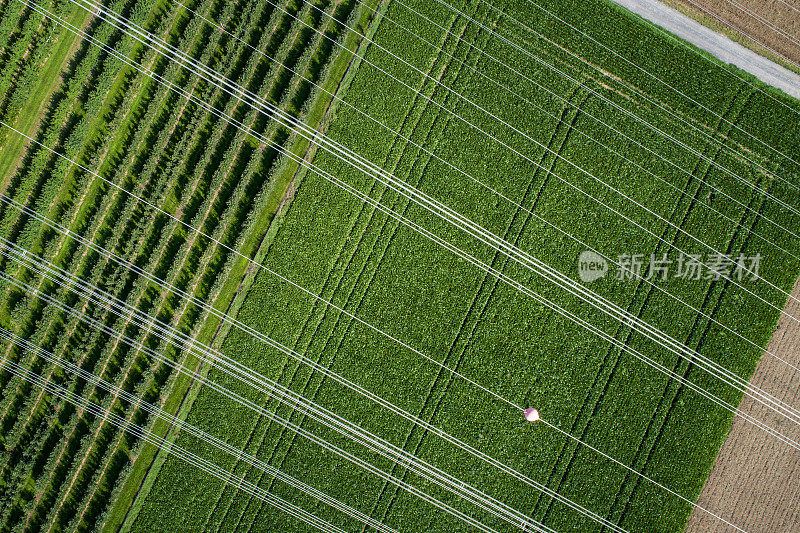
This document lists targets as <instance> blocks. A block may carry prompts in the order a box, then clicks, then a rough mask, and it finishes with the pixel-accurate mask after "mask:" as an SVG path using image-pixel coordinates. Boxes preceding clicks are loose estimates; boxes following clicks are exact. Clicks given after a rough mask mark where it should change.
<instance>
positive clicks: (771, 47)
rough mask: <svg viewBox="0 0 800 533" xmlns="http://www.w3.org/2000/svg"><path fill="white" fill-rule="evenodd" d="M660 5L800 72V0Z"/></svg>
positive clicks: (688, 0) (677, 0)
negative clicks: (675, 9) (671, 8)
mask: <svg viewBox="0 0 800 533" xmlns="http://www.w3.org/2000/svg"><path fill="white" fill-rule="evenodd" d="M662 1H663V2H664V3H665V4H667V5H670V6H672V7H675V8H678V9H680V10H681V11H683V12H684V13H686V14H688V15H689V16H691V17H692V18H694V19H695V20H697V21H699V22H701V23H703V24H705V25H706V26H708V27H710V28H712V29H714V30H717V31H719V32H720V33H724V34H725V35H727V36H729V37H731V38H733V39H734V40H736V41H738V42H740V43H741V44H744V45H745V46H747V47H748V48H751V49H753V50H755V51H756V52H758V53H760V54H762V55H764V56H767V57H769V58H770V59H773V60H776V61H778V62H780V63H783V64H784V65H787V64H788V65H791V66H792V67H794V68H793V70H795V71H796V70H797V69H798V68H800V0H662ZM748 11H749V13H748ZM788 65H787V66H788Z"/></svg>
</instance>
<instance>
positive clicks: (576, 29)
mask: <svg viewBox="0 0 800 533" xmlns="http://www.w3.org/2000/svg"><path fill="white" fill-rule="evenodd" d="M437 1H438V0H437ZM525 1H526V2H527V3H528V4H529V5H531V6H533V7H535V8H536V9H538V10H540V11H542V12H543V13H545V14H546V15H547V16H549V17H550V18H553V19H555V20H557V21H559V22H560V23H562V24H564V25H565V26H567V27H569V28H570V29H572V30H573V31H575V32H577V33H579V34H580V35H582V36H583V37H585V38H586V39H588V40H590V41H592V42H593V43H595V44H597V45H598V46H600V47H602V48H603V49H604V50H606V51H608V52H610V53H611V54H612V55H614V56H615V57H617V58H619V59H621V60H622V61H624V62H625V63H627V64H629V65H631V66H632V67H634V68H636V69H637V70H639V71H640V72H642V73H643V74H645V75H646V76H648V77H649V78H651V79H653V80H654V81H656V82H658V83H659V84H661V85H663V86H664V87H667V88H668V89H670V90H671V91H673V92H674V93H676V94H678V95H680V96H682V97H684V98H686V99H687V100H688V101H690V102H691V103H692V104H694V105H696V106H698V107H700V108H701V109H703V110H704V111H706V112H708V113H710V114H712V115H713V116H715V117H716V118H718V119H720V120H722V121H724V122H726V123H727V124H728V125H730V126H731V127H733V128H736V129H738V130H739V131H741V132H742V133H744V134H745V135H747V136H749V137H750V138H752V139H753V140H755V141H758V142H759V143H760V144H761V145H762V146H764V147H766V148H769V149H770V150H772V151H773V152H775V153H776V154H777V155H779V156H781V157H783V158H784V159H786V160H788V161H791V162H792V163H794V164H795V165H798V166H800V163H798V162H797V161H795V160H794V159H792V158H791V157H789V156H788V155H786V154H784V153H783V152H781V151H780V150H778V149H776V148H774V147H773V146H771V145H770V144H768V143H766V142H765V141H763V140H761V139H759V138H758V137H756V136H754V135H753V134H751V133H749V132H747V131H746V130H744V129H743V128H742V127H741V126H738V125H737V124H735V123H733V122H732V121H730V120H728V119H726V118H725V117H724V116H723V115H721V114H719V113H717V112H716V111H714V110H712V109H711V108H709V107H707V106H705V105H703V104H702V103H700V102H699V101H697V100H696V99H694V98H692V97H691V96H689V95H687V94H685V93H684V92H683V91H681V90H680V89H677V88H676V87H674V86H673V85H670V84H669V83H668V82H666V81H664V80H662V79H661V78H659V77H658V76H657V75H655V74H653V73H652V72H650V71H648V70H647V69H645V68H644V67H642V66H640V65H637V64H636V63H634V62H633V61H631V60H630V59H628V58H627V57H625V56H623V55H622V54H620V53H619V52H617V51H616V50H614V49H612V48H610V47H609V46H607V45H605V44H603V43H601V42H600V41H598V40H596V39H595V38H593V37H592V36H591V35H589V34H588V33H586V32H584V31H582V30H581V29H580V28H578V27H576V26H573V25H572V24H570V23H569V22H567V21H566V20H564V19H562V18H561V17H559V16H558V15H556V14H555V13H553V12H552V11H549V10H548V9H546V8H544V7H542V6H541V5H539V4H537V3H536V2H534V1H533V0H525ZM481 2H482V3H484V4H486V5H488V6H490V7H491V8H493V9H495V10H496V9H497V8H495V7H494V6H492V5H491V4H488V3H487V2H486V1H485V0H481ZM500 13H501V14H502V15H503V16H505V17H507V18H509V19H510V20H512V21H513V22H514V23H516V24H517V25H519V26H520V27H522V28H523V29H525V30H526V31H528V32H531V33H534V34H536V35H538V36H539V37H541V38H542V39H546V38H545V37H544V36H543V35H542V34H540V33H539V32H537V31H536V30H534V29H533V28H531V27H530V26H528V25H526V24H524V23H523V22H520V21H519V20H518V19H516V18H514V17H513V16H512V15H509V14H507V13H505V12H503V11H500ZM646 23H647V24H648V25H650V26H651V27H653V28H655V29H656V30H658V32H659V33H661V34H662V35H665V36H667V37H669V38H670V39H671V40H673V41H675V42H676V43H678V44H680V45H681V46H683V47H684V48H686V49H688V50H690V51H691V52H692V53H694V54H696V55H698V56H699V57H701V58H702V59H704V60H705V61H707V62H709V63H711V64H712V65H714V66H715V67H717V68H719V69H721V70H724V71H725V72H727V73H728V74H731V75H732V76H734V77H735V78H737V79H738V80H739V81H741V82H743V83H745V84H747V85H749V86H750V87H751V88H752V89H754V90H756V91H758V92H761V93H762V94H764V95H765V96H767V97H769V98H770V99H772V100H773V101H775V102H776V103H778V104H780V105H782V106H783V107H785V108H786V109H788V110H790V111H792V112H794V113H796V114H798V115H800V111H798V110H797V109H795V108H793V107H790V106H788V105H786V104H785V103H784V102H781V101H780V100H778V99H776V98H775V97H774V96H772V95H771V94H769V93H767V92H765V91H764V90H763V89H762V88H760V87H758V86H757V85H754V84H753V83H751V82H750V81H749V80H746V79H744V78H742V77H740V76H739V75H738V74H736V73H734V72H731V71H729V70H728V69H726V68H723V67H722V66H721V65H720V64H719V63H717V62H716V61H714V60H711V59H709V58H708V57H706V56H705V55H703V54H701V53H700V52H698V51H697V50H695V49H694V48H692V47H691V46H689V45H688V44H686V43H684V42H683V41H681V40H680V39H678V38H677V37H675V36H674V35H672V34H671V33H670V32H667V31H665V30H664V29H663V28H660V27H659V26H658V25H657V24H653V23H652V22H650V21H646ZM561 49H562V50H564V51H566V52H567V53H568V54H569V55H570V56H572V57H574V58H575V59H578V60H579V61H580V62H582V63H584V64H585V65H587V66H589V67H590V68H592V69H593V70H596V71H597V72H599V73H600V74H601V75H603V76H604V77H607V78H609V79H613V80H615V79H616V78H613V77H610V76H608V75H607V74H605V73H604V72H603V71H602V69H600V68H598V67H596V66H594V65H592V64H591V63H590V62H588V61H587V60H586V59H584V58H582V57H581V56H579V55H577V54H575V53H574V52H572V51H570V50H567V49H566V48H563V47H562V48H561ZM654 103H655V102H654ZM655 104H656V105H659V104H657V103H655ZM665 111H666V109H665ZM787 184H788V185H790V186H791V187H793V188H795V189H798V186H797V185H794V184H792V183H787Z"/></svg>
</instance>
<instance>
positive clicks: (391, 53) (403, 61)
mask: <svg viewBox="0 0 800 533" xmlns="http://www.w3.org/2000/svg"><path fill="white" fill-rule="evenodd" d="M73 1H75V0H73ZM84 1H88V0H84ZM266 1H267V2H269V3H270V4H272V5H274V6H275V7H277V8H278V9H280V10H281V11H283V12H284V13H287V14H288V15H289V16H291V17H292V18H294V19H295V20H298V21H299V22H300V23H302V24H304V25H305V26H307V27H308V28H311V29H313V30H314V31H316V32H318V33H321V32H319V30H317V29H316V28H313V27H312V26H311V25H309V24H307V23H305V22H304V21H302V20H300V19H299V18H298V17H296V16H294V15H292V14H290V13H288V12H287V11H286V10H284V9H283V8H281V7H279V6H277V5H276V4H275V3H273V0H266ZM303 1H304V2H306V3H308V1H307V0H303ZM436 1H437V2H439V3H442V4H444V2H443V1H442V0H436ZM310 5H311V7H312V8H313V9H316V10H317V11H319V12H320V13H321V14H324V15H325V16H327V17H329V18H331V20H336V19H334V18H333V17H331V15H329V14H328V13H325V12H324V11H322V10H320V9H319V8H317V7H316V6H314V5H313V4H310ZM453 9H454V10H455V11H457V12H458V13H460V14H461V16H463V17H464V18H466V19H468V20H470V21H472V22H473V23H475V24H477V25H479V26H481V27H484V28H485V26H484V25H483V24H481V23H480V22H478V21H475V20H474V19H473V18H472V17H470V16H468V15H466V14H464V13H463V12H461V11H459V10H457V9H455V8H453ZM336 23H337V24H340V25H341V26H343V27H345V28H348V30H349V31H350V32H351V33H353V34H355V35H358V36H359V37H360V38H362V39H363V40H364V41H366V42H369V43H370V44H371V45H373V46H375V47H377V48H378V49H380V50H381V51H383V52H385V53H387V54H388V55H390V56H392V57H393V58H394V59H396V60H398V61H400V62H401V63H403V64H404V65H406V66H408V67H409V68H411V69H412V70H414V71H415V72H417V73H419V74H421V75H422V76H424V77H425V78H427V79H429V80H430V81H431V82H433V83H435V84H436V85H438V86H440V87H442V88H443V89H445V90H446V91H448V92H450V93H452V94H453V95H455V96H456V97H458V98H460V99H461V100H463V101H464V102H467V103H468V104H470V105H471V106H473V107H475V108H476V109H478V110H480V111H481V112H482V113H484V114H486V115H488V116H490V117H492V118H493V119H494V120H495V121H497V122H499V123H501V124H503V125H504V126H505V127H507V128H508V129H510V130H512V131H513V132H515V133H517V134H519V135H521V136H523V137H525V139H526V140H527V141H529V142H532V143H534V144H536V145H537V146H539V147H541V148H543V149H545V150H546V149H547V147H546V146H545V145H544V144H542V143H540V142H539V141H537V140H536V139H534V138H532V137H531V136H529V135H527V134H526V133H525V132H523V131H522V130H520V129H519V128H516V127H515V126H513V125H511V124H509V123H508V122H506V121H504V120H503V119H501V118H500V117H498V116H497V115H496V114H494V113H492V112H491V111H489V110H488V109H486V108H484V107H482V106H480V105H479V104H477V103H476V102H475V101H473V100H471V99H469V98H467V97H465V96H463V95H461V94H459V93H458V92H457V91H455V90H453V89H452V88H450V87H448V86H446V85H444V84H442V83H441V81H440V80H438V79H436V78H434V77H432V76H430V74H428V73H426V72H424V71H423V70H421V69H420V68H418V67H416V66H415V65H413V64H411V63H410V62H408V61H406V60H405V59H403V58H402V57H400V56H398V55H397V54H395V53H394V52H392V51H391V50H388V49H387V48H385V47H384V46H382V45H380V44H378V43H377V42H375V41H374V40H372V39H370V38H369V37H367V36H366V35H364V34H363V33H361V32H359V31H358V30H355V29H354V28H352V27H350V26H348V25H347V24H345V23H343V22H341V21H336ZM486 29H487V30H489V31H491V32H492V33H493V34H495V35H497V36H498V37H500V38H501V39H504V40H506V41H508V40H507V39H505V38H504V37H503V36H502V35H499V34H497V33H496V32H494V31H493V30H491V29H489V28H486ZM329 39H330V38H329ZM331 40H332V39H331ZM332 41H333V40H332ZM508 42H509V43H511V41H508ZM337 44H338V46H340V47H342V48H344V47H343V45H341V44H340V43H337ZM511 44H512V45H514V44H513V43H511ZM514 46H515V47H516V48H518V49H519V50H520V51H522V52H523V53H525V54H526V55H528V56H529V57H531V58H532V59H534V60H535V61H537V62H540V63H542V64H543V65H545V66H546V67H547V68H549V69H551V70H554V71H556V72H559V73H560V74H561V75H562V76H564V77H565V78H567V79H569V80H571V81H572V82H573V83H575V84H576V85H579V86H580V85H582V84H581V83H580V82H579V81H578V80H575V79H574V78H572V77H571V76H569V75H568V74H566V73H564V72H562V71H560V70H558V69H557V68H556V67H554V66H553V65H550V64H549V63H547V62H546V61H544V60H542V59H540V58H538V57H537V56H535V55H533V54H531V53H530V52H529V51H527V50H525V49H522V48H520V47H518V46H516V45H514ZM345 49H346V48H345ZM351 53H352V52H351ZM361 61H363V62H365V63H367V64H369V65H371V66H372V67H374V68H376V69H377V70H378V71H380V72H382V73H384V74H385V75H387V76H389V77H390V78H392V79H394V80H395V81H396V82H398V83H400V84H402V85H404V86H405V87H407V88H409V89H411V90H412V91H415V90H414V89H413V88H412V87H410V86H409V85H408V84H406V83H405V82H402V81H401V80H399V79H397V78H396V77H395V76H392V75H391V74H389V73H387V72H386V71H385V70H383V69H381V68H380V67H378V66H377V65H375V64H374V63H372V62H370V61H369V60H368V59H366V58H361ZM583 86H584V87H585V88H586V90H587V91H589V92H591V93H592V94H595V95H596V96H598V97H599V98H601V99H602V100H603V101H605V102H607V103H608V104H609V105H611V106H613V107H614V108H615V109H617V110H619V111H621V112H622V113H624V114H626V115H627V116H630V117H631V118H633V119H634V120H636V121H637V122H640V123H642V124H645V125H648V126H649V127H651V128H654V131H658V132H660V133H661V134H662V135H663V136H665V137H666V138H668V139H669V140H671V141H672V142H673V143H676V144H678V145H679V146H681V147H682V148H684V149H685V150H687V151H689V152H691V153H692V154H694V155H696V156H697V157H699V158H701V159H703V160H705V161H707V162H708V164H709V165H711V166H715V167H717V168H718V169H720V170H721V171H722V172H724V173H725V174H727V175H729V176H730V177H732V178H734V179H736V180H738V181H740V182H742V183H743V184H745V185H746V186H748V187H750V188H753V189H754V190H755V191H757V192H759V193H761V194H762V195H764V196H765V197H766V198H769V199H770V200H772V201H774V202H776V203H778V204H779V205H781V206H782V207H783V208H784V209H786V210H788V211H790V212H792V213H794V214H795V215H800V210H798V209H797V208H795V207H793V206H791V205H789V204H788V203H786V202H784V201H783V200H780V199H778V198H776V197H774V196H772V195H770V194H769V193H768V192H767V191H765V190H762V189H760V188H759V187H757V186H756V185H754V184H753V183H751V182H750V181H749V180H746V179H744V178H742V177H741V176H739V175H738V174H736V173H734V172H732V171H731V170H729V169H727V168H725V167H723V166H722V165H720V164H719V163H717V162H716V161H715V160H713V159H712V158H709V157H708V156H706V155H705V154H703V153H702V152H700V151H698V150H696V149H694V148H692V147H690V146H688V145H686V144H685V143H683V142H682V141H680V140H678V139H677V138H675V137H673V136H671V135H669V134H668V133H665V132H663V131H662V130H659V129H658V128H655V127H654V126H652V125H650V123H648V122H647V121H646V120H644V119H642V118H640V117H638V116H637V115H635V114H634V113H632V112H631V111H629V110H627V109H625V108H623V107H622V106H620V105H619V104H617V103H616V102H614V101H613V100H610V99H608V98H606V97H605V96H603V95H602V94H601V93H599V92H597V91H595V90H594V89H592V88H591V87H588V86H585V85H583ZM415 92H417V94H419V96H421V97H423V98H426V99H427V100H429V101H430V102H432V103H433V104H434V105H436V106H437V107H440V108H441V109H442V110H444V111H445V112H447V113H449V114H451V115H452V116H454V117H455V118H457V119H459V120H461V121H463V122H465V123H466V124H468V125H469V126H471V127H472V128H473V129H475V130H477V131H479V132H481V133H483V134H484V135H485V136H487V137H489V138H490V139H492V140H494V141H495V142H497V143H498V144H500V145H501V146H503V147H505V148H507V149H508V150H511V151H512V152H514V153H515V154H517V155H519V156H520V157H523V158H525V159H527V160H528V161H529V162H530V163H532V164H534V165H537V163H536V162H535V161H532V160H530V159H529V158H527V157H526V156H525V155H523V154H522V153H520V152H519V151H517V150H516V149H514V148H513V147H511V146H510V145H508V144H507V143H505V142H503V141H501V140H500V139H498V138H497V137H495V136H493V135H491V134H490V133H488V132H486V131H485V130H483V129H481V128H479V127H478V126H475V125H474V124H471V123H470V122H468V121H466V120H465V119H463V118H461V116H460V115H458V114H456V113H455V112H453V111H451V110H449V109H447V108H445V107H444V106H443V105H442V104H440V103H438V102H436V101H434V100H433V99H431V98H430V97H426V96H425V95H422V94H420V93H419V92H418V91H415ZM555 155H556V157H558V158H559V159H562V160H564V161H565V162H566V163H567V164H569V165H570V166H573V167H575V168H576V169H577V170H579V171H580V172H582V173H586V174H588V172H587V171H585V170H584V169H582V168H581V167H579V166H577V165H575V164H574V163H572V162H571V161H569V160H567V159H566V158H564V156H562V155H560V154H555ZM775 177H776V179H778V180H782V179H783V178H781V177H780V176H775ZM559 179H560V178H559ZM595 179H596V178H595ZM796 188H797V187H796Z"/></svg>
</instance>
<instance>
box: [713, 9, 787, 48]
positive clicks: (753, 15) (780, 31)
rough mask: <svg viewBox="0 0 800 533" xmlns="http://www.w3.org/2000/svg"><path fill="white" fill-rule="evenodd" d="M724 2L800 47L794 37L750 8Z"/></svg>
mask: <svg viewBox="0 0 800 533" xmlns="http://www.w3.org/2000/svg"><path fill="white" fill-rule="evenodd" d="M725 1H726V2H728V3H729V4H731V5H733V6H735V7H736V8H737V9H739V10H740V11H743V12H745V13H747V14H748V15H749V16H750V17H751V18H753V19H755V20H757V21H758V22H760V23H761V24H763V25H764V26H767V27H768V28H770V29H771V30H773V31H774V32H775V33H777V34H779V35H782V36H783V37H785V38H786V39H787V40H789V41H791V42H792V43H794V44H796V45H799V46H800V41H798V40H797V38H796V37H795V36H794V35H791V34H790V33H787V32H786V31H785V30H784V29H783V28H781V27H779V26H777V25H776V24H774V23H773V22H771V21H769V20H767V19H765V18H764V17H762V16H761V15H759V14H758V13H756V12H755V11H753V10H751V9H750V8H748V7H746V6H744V5H742V4H740V3H739V2H737V1H736V0H725Z"/></svg>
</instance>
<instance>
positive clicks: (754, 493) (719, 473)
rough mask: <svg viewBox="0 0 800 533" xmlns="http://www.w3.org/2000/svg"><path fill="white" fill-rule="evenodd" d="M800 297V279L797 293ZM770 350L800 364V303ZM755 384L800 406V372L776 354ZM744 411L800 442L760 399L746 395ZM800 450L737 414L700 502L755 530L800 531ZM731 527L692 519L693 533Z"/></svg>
mask: <svg viewBox="0 0 800 533" xmlns="http://www.w3.org/2000/svg"><path fill="white" fill-rule="evenodd" d="M792 296H793V297H794V298H798V297H800V280H798V282H797V283H796V284H795V287H794V290H793V291H792ZM785 311H786V314H785V315H783V316H781V319H780V320H779V321H778V325H777V326H776V328H775V333H774V334H773V336H772V339H771V340H770V342H769V345H768V350H769V351H770V352H772V353H773V354H775V355H777V356H778V357H780V358H782V359H783V360H784V361H786V362H788V363H790V364H791V365H794V366H800V345H798V343H799V342H800V323H798V322H797V321H795V320H792V319H791V318H789V317H788V316H786V315H789V316H793V317H800V302H798V301H797V300H794V299H790V300H789V303H788V304H787V305H786V309H785ZM750 382H751V383H752V384H753V385H755V386H758V387H761V388H762V389H763V390H765V391H767V392H769V393H771V394H773V395H774V396H776V397H777V398H779V399H781V400H783V401H784V402H786V403H787V404H789V405H792V406H797V405H800V372H797V371H795V370H793V369H792V368H791V367H789V366H787V364H785V363H783V362H781V361H779V360H778V359H777V358H775V357H771V356H770V355H764V356H763V357H762V359H761V361H760V362H759V364H758V367H757V368H756V371H755V373H754V374H753V377H752V379H751V380H750ZM740 409H741V410H742V411H743V412H745V413H748V414H750V415H751V416H753V417H755V418H757V419H759V420H761V421H763V422H765V423H766V424H768V425H769V426H771V427H773V428H776V429H778V430H779V431H781V432H782V433H783V434H784V435H786V436H788V437H789V438H791V439H792V440H795V441H797V440H800V428H798V427H797V426H796V425H794V424H792V423H791V422H789V421H787V420H786V419H784V418H783V417H781V416H779V415H777V414H776V413H775V412H774V411H769V410H768V409H766V408H765V407H764V406H763V405H761V404H759V403H757V402H756V401H755V400H753V399H751V398H749V397H745V398H744V399H743V400H742V403H741V404H740ZM798 476H800V451H798V450H796V449H794V448H792V447H790V446H789V445H787V444H785V443H783V442H780V441H778V440H777V439H776V438H774V437H771V436H769V435H768V434H767V433H765V432H764V431H761V430H759V429H757V428H755V427H754V426H753V425H752V424H750V423H748V422H746V421H745V420H744V419H743V418H742V417H741V416H736V417H735V418H734V420H733V424H732V426H731V432H730V434H729V435H728V438H727V440H726V441H725V444H723V446H722V448H720V451H719V455H718V456H717V460H716V462H715V463H714V466H713V468H712V469H711V474H710V475H709V477H708V479H707V480H706V484H705V486H704V487H703V491H702V493H701V494H700V498H699V500H698V504H700V505H702V506H703V507H705V508H707V509H710V510H712V511H714V512H716V513H717V514H719V515H720V516H722V517H724V518H726V519H727V520H730V521H731V522H733V523H734V524H736V525H737V526H739V527H742V528H744V529H745V530H746V531H749V532H753V533H756V532H768V531H769V532H773V531H800V494H798V489H800V485H798V483H797V480H798V479H799V478H798ZM730 530H731V528H730V527H729V526H727V525H725V524H724V523H722V522H720V521H718V520H716V519H714V518H713V517H711V516H709V515H708V514H706V513H703V512H702V511H699V510H697V509H695V510H694V512H693V513H692V515H691V516H690V517H689V521H688V524H687V527H686V531H687V532H700V531H703V532H715V531H730Z"/></svg>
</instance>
